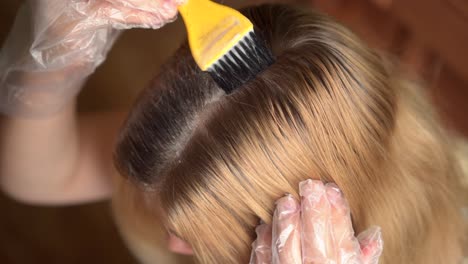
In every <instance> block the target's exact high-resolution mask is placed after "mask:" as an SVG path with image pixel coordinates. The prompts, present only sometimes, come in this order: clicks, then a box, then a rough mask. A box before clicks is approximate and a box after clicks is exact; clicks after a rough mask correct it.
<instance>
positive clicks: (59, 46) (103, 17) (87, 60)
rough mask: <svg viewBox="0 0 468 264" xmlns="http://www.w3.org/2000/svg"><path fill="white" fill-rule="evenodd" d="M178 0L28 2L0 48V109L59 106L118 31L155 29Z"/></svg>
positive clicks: (31, 112) (24, 111) (170, 16)
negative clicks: (0, 48) (137, 28)
mask: <svg viewBox="0 0 468 264" xmlns="http://www.w3.org/2000/svg"><path fill="white" fill-rule="evenodd" d="M178 1H183V0H28V1H26V2H25V3H24V4H23V6H22V7H21V8H20V10H19V12H18V14H17V17H16V20H15V23H14V26H13V28H12V30H11V31H10V34H9V36H8V39H7V40H6V42H5V43H4V45H3V48H2V50H1V51H0V111H1V112H3V113H7V114H11V115H27V116H37V115H43V114H47V113H51V112H54V111H57V110H58V109H60V107H61V106H63V105H64V104H65V103H67V102H68V101H69V100H70V98H71V97H73V96H74V95H76V94H77V93H78V92H79V90H80V87H81V86H82V83H83V82H84V80H85V79H86V78H87V77H88V76H89V75H90V74H91V73H93V72H94V70H95V69H96V67H97V66H99V65H100V64H101V63H102V62H103V61H104V59H105V58H106V54H107V52H108V51H109V49H110V48H111V46H112V44H113V43H114V41H115V39H116V38H117V36H118V34H119V29H128V28H133V27H139V28H153V29H156V28H159V27H161V26H163V25H164V24H165V23H167V22H170V21H172V20H174V19H175V17H176V14H177V5H178V4H179V3H180V2H178Z"/></svg>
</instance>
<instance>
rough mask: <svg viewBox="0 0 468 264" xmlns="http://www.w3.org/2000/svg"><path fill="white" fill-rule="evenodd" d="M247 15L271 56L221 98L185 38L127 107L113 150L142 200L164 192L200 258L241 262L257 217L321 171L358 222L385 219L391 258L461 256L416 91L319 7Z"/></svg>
mask: <svg viewBox="0 0 468 264" xmlns="http://www.w3.org/2000/svg"><path fill="white" fill-rule="evenodd" d="M244 13H245V14H246V15H247V16H248V17H249V19H250V20H251V21H252V22H253V23H254V25H255V26H256V28H257V29H258V32H259V33H261V34H262V37H263V38H264V39H265V40H266V43H267V44H268V45H269V47H270V48H271V49H272V50H273V52H274V54H275V56H276V62H275V63H274V64H273V65H271V66H270V67H269V68H267V69H265V70H264V71H263V72H262V73H260V74H259V75H258V76H257V77H256V78H255V79H254V80H252V81H250V82H248V83H246V84H245V85H243V86H242V87H239V88H238V89H237V90H236V91H235V92H233V93H232V94H229V95H226V94H224V92H223V91H222V90H221V89H220V88H219V87H217V86H216V84H215V83H214V82H213V80H212V79H211V78H210V77H209V75H208V74H207V73H204V72H201V71H200V70H199V69H198V68H197V67H196V65H195V63H194V61H193V59H192V57H191V56H190V53H189V51H188V49H187V47H182V48H181V49H180V50H179V51H178V52H177V53H176V54H175V55H174V57H173V59H172V60H171V61H170V62H169V63H168V64H167V65H166V66H165V68H164V69H163V70H162V72H161V74H160V75H159V77H158V78H156V79H155V80H154V81H153V82H152V83H151V85H150V86H149V87H148V88H147V89H146V91H145V92H144V93H143V95H142V97H141V99H140V100H139V101H138V102H137V104H136V105H135V108H134V109H133V110H132V112H131V113H130V116H129V118H128V120H127V123H126V125H125V127H124V129H123V131H122V134H121V138H120V142H119V145H118V148H117V152H116V161H117V165H118V167H119V169H120V171H121V172H122V174H124V175H126V176H128V178H129V184H135V185H137V186H140V189H139V190H140V191H139V192H137V193H138V194H137V196H138V199H139V201H140V202H141V204H142V210H149V211H151V210H156V208H157V207H158V204H159V203H161V205H162V208H163V210H164V212H165V214H167V219H166V222H167V223H168V226H169V227H170V229H171V230H172V231H173V232H174V233H175V234H176V235H177V236H179V237H180V238H181V239H183V240H185V241H187V242H188V243H190V244H191V245H192V247H193V249H194V251H195V254H196V256H197V258H198V259H199V260H200V261H201V262H203V263H246V262H247V260H248V256H249V254H250V245H251V243H252V241H253V239H254V238H255V237H254V228H255V226H256V225H257V224H258V222H259V219H262V220H264V221H266V222H269V221H270V220H271V215H272V212H273V208H274V201H275V200H276V199H278V198H279V197H281V196H282V195H284V193H292V194H294V195H296V196H297V195H298V194H297V186H298V183H299V182H300V181H302V180H305V179H308V178H314V179H321V180H323V181H326V182H335V183H336V184H337V185H338V186H340V188H341V189H342V190H343V192H344V193H345V195H346V197H347V199H348V201H349V203H350V206H351V212H352V216H353V225H354V228H355V230H356V231H357V232H359V231H361V230H363V229H364V228H366V227H368V226H370V225H379V226H381V227H382V230H383V235H384V240H385V248H384V261H385V263H395V262H396V263H407V262H414V263H423V262H421V261H423V260H426V259H428V261H434V263H439V262H437V261H438V260H442V261H443V260H447V257H450V256H455V255H456V254H458V253H459V250H460V248H459V247H457V246H459V243H458V240H459V239H460V238H461V236H460V233H461V232H460V228H461V224H460V223H459V220H460V219H459V217H460V216H459V213H458V211H457V210H459V208H458V206H459V204H458V202H457V200H456V189H457V173H458V172H457V170H456V168H455V165H454V161H453V159H452V155H451V149H450V146H449V142H445V141H444V137H443V134H442V132H441V131H439V129H438V128H437V126H436V123H435V121H434V120H433V117H432V116H433V115H432V113H431V112H430V107H429V106H428V105H427V103H426V101H425V100H424V99H423V98H422V97H421V96H420V95H419V91H416V90H414V89H416V88H414V87H411V85H409V84H408V83H406V82H404V81H402V80H401V79H400V78H399V77H398V76H396V74H395V73H394V72H392V69H391V67H390V66H389V65H387V64H386V63H384V60H383V59H382V58H381V57H379V56H378V55H377V54H376V53H375V52H373V51H372V50H370V49H368V48H366V47H365V46H364V45H363V44H362V43H361V42H360V41H359V40H358V39H357V38H356V37H355V36H354V35H353V34H351V33H350V32H349V31H348V30H346V29H345V28H343V27H341V26H340V25H338V24H337V23H335V22H333V21H331V20H330V19H328V18H326V17H324V16H321V15H319V14H315V13H308V12H305V11H300V10H298V9H295V8H291V7H287V6H280V5H271V6H270V5H269V6H260V7H253V8H249V9H247V10H245V12H244ZM413 88H414V89H413ZM455 225H458V226H455ZM410 245H411V248H409V246H410ZM432 250H434V251H436V252H433V251H432ZM440 252H443V253H440ZM439 253H440V254H441V255H440V256H439V255H438V254H439ZM424 254H426V255H424ZM431 254H432V255H431ZM429 255H430V256H429ZM441 256H446V258H445V259H439V258H438V257H441ZM428 257H430V258H428ZM399 260H400V261H399ZM425 263H430V262H425Z"/></svg>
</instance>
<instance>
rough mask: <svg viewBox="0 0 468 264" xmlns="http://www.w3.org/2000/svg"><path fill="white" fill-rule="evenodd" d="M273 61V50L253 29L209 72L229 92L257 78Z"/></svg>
mask: <svg viewBox="0 0 468 264" xmlns="http://www.w3.org/2000/svg"><path fill="white" fill-rule="evenodd" d="M273 62H274V58H273V53H272V52H271V50H270V49H269V48H268V47H267V46H266V44H265V42H264V41H263V39H262V38H261V37H259V36H257V35H256V34H255V32H254V31H252V32H250V33H249V34H247V35H246V36H245V37H244V38H243V39H242V40H241V41H239V43H237V45H235V46H234V47H233V48H232V49H231V50H229V52H227V53H226V54H224V56H223V57H222V58H221V59H220V60H218V61H217V62H216V63H215V64H214V65H213V66H212V67H210V68H209V69H208V72H209V74H210V75H211V78H213V80H214V81H215V82H216V83H217V84H218V86H219V87H220V88H221V89H223V90H224V91H225V92H226V93H227V94H229V93H232V92H233V91H234V90H235V89H236V88H238V87H240V86H242V85H243V84H245V83H247V82H248V81H250V80H252V79H253V78H255V76H257V74H259V73H260V72H262V71H263V70H264V69H266V68H267V67H269V66H270V65H271V64H273Z"/></svg>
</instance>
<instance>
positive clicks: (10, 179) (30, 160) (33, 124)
mask: <svg viewBox="0 0 468 264" xmlns="http://www.w3.org/2000/svg"><path fill="white" fill-rule="evenodd" d="M0 136H1V138H0V151H1V153H0V154H1V155H0V182H1V186H2V188H3V189H4V191H5V192H6V193H8V194H9V195H11V196H13V197H14V198H16V199H18V200H22V201H26V202H33V203H35V202H41V201H38V199H41V197H44V198H46V197H48V198H47V199H51V198H52V197H53V196H54V193H61V192H63V190H64V188H66V186H67V184H68V183H69V182H70V181H71V178H72V175H74V171H75V170H76V166H77V160H78V156H79V151H80V150H79V133H78V127H77V117H76V113H75V104H74V102H71V103H70V104H68V105H66V106H65V107H64V108H63V109H62V110H61V111H59V112H57V113H55V114H53V115H49V116H47V117H44V118H40V119H27V118H17V117H3V119H2V124H1V134H0Z"/></svg>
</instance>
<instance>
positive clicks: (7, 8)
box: [0, 0, 468, 264]
mask: <svg viewBox="0 0 468 264" xmlns="http://www.w3.org/2000/svg"><path fill="white" fill-rule="evenodd" d="M295 2H298V3H299V4H301V5H304V6H314V7H315V8H317V9H319V10H322V11H324V12H326V13H328V14H330V15H331V16H334V17H335V18H337V19H338V20H339V21H341V22H343V23H344V24H346V25H347V26H348V27H350V28H351V29H352V30H354V31H355V32H356V33H357V34H358V35H360V36H361V37H362V38H363V39H364V40H366V41H367V42H368V43H369V44H370V45H371V46H373V47H375V48H378V49H380V50H383V51H386V52H388V53H390V54H392V55H393V56H395V57H396V58H400V59H401V60H402V61H403V62H404V65H403V66H402V67H404V68H405V69H406V70H408V71H410V72H412V73H413V74H414V76H415V78H418V79H420V80H424V82H425V83H426V86H427V88H428V89H429V90H430V92H431V95H432V97H433V98H434V102H435V103H436V105H437V106H438V108H439V110H440V112H441V114H442V116H443V117H445V120H446V123H447V125H449V126H452V127H455V128H456V129H458V130H459V131H460V132H461V133H463V134H464V135H468V118H466V117H465V115H467V114H468V1H466V0H411V1H406V0H393V1H392V0H347V1H346V0H315V1H311V0H300V1H295ZM20 3H21V1H13V0H7V1H1V2H0V21H1V24H0V42H2V41H3V40H4V38H5V37H6V35H7V33H8V30H9V28H10V26H11V23H12V22H13V20H14V16H15V12H16V10H17V8H18V7H19V5H20ZM227 3H228V4H231V3H235V4H233V5H232V6H236V7H239V6H245V5H248V4H253V3H258V1H245V0H242V1H227ZM184 35H185V32H184V28H183V25H182V23H181V21H180V20H178V21H177V22H175V23H172V24H170V25H168V26H166V27H164V28H163V29H161V30H158V31H153V30H130V31H127V32H125V33H124V34H123V35H122V37H121V38H120V39H119V41H118V42H117V43H116V45H115V47H114V49H113V50H112V51H111V53H110V54H109V57H108V59H107V61H106V62H105V63H104V65H103V66H101V67H100V68H99V69H98V70H97V72H96V74H94V75H93V76H92V77H91V78H90V80H89V82H88V84H87V85H86V88H85V90H84V91H83V93H82V94H81V95H80V109H81V110H82V111H105V110H112V109H122V108H126V107H128V105H129V104H131V102H132V101H133V99H134V98H135V96H136V95H137V94H138V92H139V91H140V90H141V88H143V87H144V86H145V84H146V83H147V82H148V80H149V79H151V78H152V77H153V76H154V75H155V74H156V73H157V71H158V68H159V65H160V64H161V63H162V62H163V61H164V60H165V59H166V58H168V57H169V56H170V55H171V54H172V53H173V51H174V50H175V49H176V48H177V47H178V46H179V44H180V42H181V41H182V40H183V39H184ZM0 211H1V217H0V263H4V264H18V263H111V264H114V263H117V264H120V263H125V264H126V263H136V261H135V260H134V259H133V258H132V257H131V255H130V254H129V253H128V251H127V250H126V249H125V246H124V245H123V243H122V242H121V240H120V238H119V235H118V233H117V231H116V228H115V225H114V223H113V222H112V219H111V217H110V210H109V206H108V204H107V203H106V202H101V203H95V204H90V205H83V206H73V207H66V208H41V207H32V206H27V205H21V204H18V203H16V202H14V201H11V200H9V199H8V198H7V197H4V196H2V195H0Z"/></svg>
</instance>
